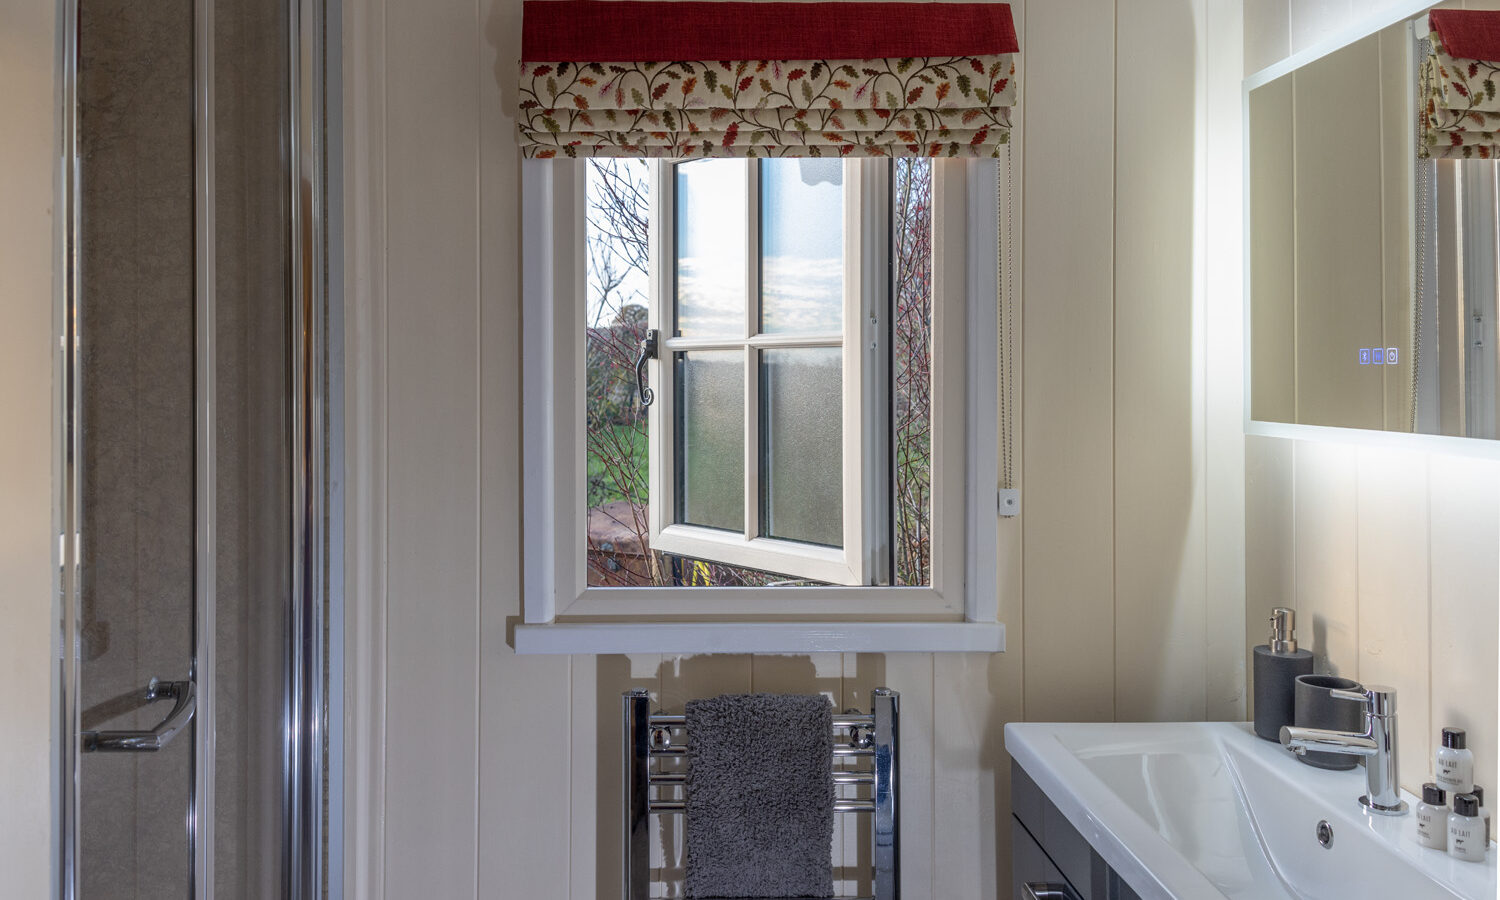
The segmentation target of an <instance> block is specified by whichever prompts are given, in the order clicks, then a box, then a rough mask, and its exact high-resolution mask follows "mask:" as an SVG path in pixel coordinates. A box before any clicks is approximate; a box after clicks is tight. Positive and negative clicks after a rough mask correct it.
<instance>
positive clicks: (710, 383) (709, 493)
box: [676, 350, 745, 531]
mask: <svg viewBox="0 0 1500 900" xmlns="http://www.w3.org/2000/svg"><path fill="white" fill-rule="evenodd" d="M744 359H745V357H744V354H742V353H741V352H740V351H738V350H699V351H695V352H693V353H679V354H678V355H677V362H676V371H677V416H678V419H677V516H676V518H677V521H679V522H685V523H688V524H690V525H705V526H708V527H710V528H726V529H729V530H730V531H743V530H744V528H745V416H744V408H745V363H744Z"/></svg>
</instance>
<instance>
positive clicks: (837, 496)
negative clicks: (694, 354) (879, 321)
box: [761, 347, 844, 547]
mask: <svg viewBox="0 0 1500 900" xmlns="http://www.w3.org/2000/svg"><path fill="white" fill-rule="evenodd" d="M843 380H844V378H843V351H842V350H840V349H839V348H837V347H815V348H808V349H796V350H767V351H765V352H764V353H762V354H761V441H762V449H761V492H762V495H761V533H762V534H764V535H767V536H769V537H778V538H785V539H787V540H791V541H807V542H810V543H814V544H828V545H831V546H835V547H836V546H840V545H842V544H843V540H844V487H843V485H844V478H843V473H844V468H843V420H842V412H841V407H842V402H841V395H842V391H843Z"/></svg>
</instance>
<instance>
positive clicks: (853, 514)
mask: <svg viewBox="0 0 1500 900" xmlns="http://www.w3.org/2000/svg"><path fill="white" fill-rule="evenodd" d="M747 162H748V161H747ZM681 164H682V163H680V162H677V161H669V160H652V161H651V204H652V206H651V222H652V227H651V241H650V257H651V261H652V271H651V279H650V280H651V286H650V294H651V303H650V307H649V315H648V319H647V327H648V328H652V329H655V330H656V331H657V332H658V333H659V334H660V335H661V337H660V339H659V347H660V350H659V351H658V353H657V358H656V359H655V360H652V362H651V364H650V367H649V378H650V383H651V384H652V385H653V386H654V388H655V390H656V402H655V403H653V404H652V405H651V407H650V410H649V413H648V416H649V433H650V435H651V440H650V442H649V445H650V460H649V462H648V466H649V478H648V481H649V482H650V485H651V488H650V514H649V516H648V518H649V520H650V530H651V549H653V550H660V551H662V552H665V553H672V554H675V555H678V556H686V557H692V558H695V559H702V560H705V561H707V562H716V563H722V564H725V565H731V566H740V567H742V568H747V569H758V570H761V571H766V572H775V573H777V574H782V575H789V576H792V577H795V578H805V579H808V580H811V581H822V582H827V583H829V584H838V585H847V586H857V585H865V584H866V583H868V582H872V581H874V580H875V579H878V578H880V577H881V575H880V573H882V572H883V571H885V570H886V569H888V568H889V564H888V553H889V547H888V546H887V543H886V540H885V535H886V534H887V533H888V532H889V528H887V527H884V524H883V523H884V521H885V517H886V516H887V515H889V513H888V512H885V510H888V509H889V499H890V494H891V491H890V489H886V490H883V491H876V490H869V489H868V488H869V485H870V483H871V480H872V479H882V480H888V479H886V478H885V476H884V475H882V474H880V473H883V472H886V471H887V469H886V460H887V458H888V457H889V453H888V452H887V447H888V445H889V434H888V430H887V427H886V425H887V422H888V420H889V415H888V414H886V412H885V411H886V410H887V409H888V408H889V404H888V403H883V402H880V401H881V400H883V399H884V398H886V397H887V396H888V394H889V388H888V387H887V385H886V380H885V378H884V375H885V371H884V369H885V367H884V366H883V365H881V363H880V360H879V356H880V355H881V354H884V353H885V351H886V348H885V345H884V342H882V341H880V340H878V336H879V335H880V333H881V330H882V329H883V328H884V327H886V326H887V324H888V323H886V322H885V316H884V315H883V312H884V310H885V309H886V307H887V302H886V300H887V295H888V294H889V284H890V278H889V277H887V273H888V272H889V267H890V259H889V245H890V237H889V234H890V178H889V173H890V166H889V163H888V161H887V160H865V159H857V160H847V161H845V162H844V176H845V177H844V184H843V192H842V193H843V198H844V204H843V219H844V222H843V234H844V246H843V260H844V277H843V286H844V298H843V329H842V331H840V332H836V333H830V334H823V335H791V336H781V335H766V334H760V306H759V299H760V297H759V295H760V266H759V265H758V263H759V261H760V260H759V256H760V227H759V226H760V221H761V216H760V214H759V213H758V210H759V208H760V203H761V197H760V193H761V192H760V172H759V169H760V166H759V165H758V164H757V165H750V166H748V168H749V177H748V178H746V194H747V201H748V202H747V207H746V208H747V210H748V212H749V217H750V218H749V221H748V222H747V227H746V232H747V235H748V241H747V247H746V252H747V254H748V257H749V264H748V265H747V266H746V275H747V282H748V283H747V284H746V291H745V296H746V299H747V303H746V309H745V316H744V322H743V324H744V328H743V331H742V333H741V334H740V335H738V336H736V337H733V338H727V339H711V338H683V337H673V336H671V332H672V325H673V321H674V318H675V317H674V315H673V314H674V311H675V307H676V296H675V289H674V285H675V282H676V278H675V277H674V272H673V266H674V264H675V260H676V256H677V254H676V247H675V246H674V244H673V239H674V236H675V233H676V228H675V215H676V213H675V208H676V192H675V181H676V179H675V178H674V177H673V176H674V170H675V167H676V166H678V165H681ZM864 336H868V337H867V338H865V337H864ZM813 346H823V347H838V348H839V349H840V350H841V351H842V355H843V379H842V384H843V398H842V402H841V404H840V407H841V411H842V414H843V429H842V430H843V454H842V456H843V459H842V476H841V481H842V494H843V528H842V531H843V546H842V547H825V546H819V545H816V544H809V543H802V542H798V541H789V540H777V539H775V538H769V537H763V536H761V534H760V502H759V496H760V449H761V448H760V431H761V429H760V370H759V366H758V365H757V356H758V352H759V351H760V350H763V349H775V348H777V347H798V348H801V347H813ZM692 350H735V351H738V352H740V353H742V354H743V355H744V375H743V378H744V398H745V399H744V419H745V429H744V432H743V434H744V438H745V443H744V460H745V461H744V478H745V483H744V489H743V494H744V501H745V507H744V512H745V515H744V527H743V529H742V530H741V532H740V533H738V534H736V533H734V532H730V531H725V530H723V529H718V528H705V527H701V526H697V525H689V524H684V523H678V522H674V521H673V519H674V517H675V514H674V510H675V508H676V497H675V492H676V485H677V478H676V471H675V470H676V466H677V459H676V441H675V435H674V430H675V428H676V424H677V417H676V415H675V414H674V410H675V402H676V388H677V385H676V380H675V373H676V367H675V366H674V365H673V364H672V363H673V357H674V355H675V354H677V353H680V352H684V351H692Z"/></svg>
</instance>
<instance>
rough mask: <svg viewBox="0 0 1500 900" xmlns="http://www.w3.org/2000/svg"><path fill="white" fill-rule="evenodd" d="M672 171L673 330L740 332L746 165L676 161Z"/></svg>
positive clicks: (737, 334) (744, 269) (746, 251)
mask: <svg viewBox="0 0 1500 900" xmlns="http://www.w3.org/2000/svg"><path fill="white" fill-rule="evenodd" d="M675 171H676V175H675V178H676V188H677V228H676V235H677V264H676V279H677V333H678V334H679V335H681V336H682V337H740V336H743V335H744V333H745V309H746V305H747V304H748V302H749V301H748V299H747V295H748V287H747V285H746V280H747V276H748V272H749V262H748V258H749V247H748V243H749V239H750V211H749V208H748V207H749V199H748V197H747V196H746V195H747V194H748V192H749V190H750V187H749V177H750V168H749V164H747V163H746V162H745V161H744V160H738V159H700V160H694V161H693V162H686V163H680V164H678V165H677V166H676V169H675Z"/></svg>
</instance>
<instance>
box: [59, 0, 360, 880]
mask: <svg viewBox="0 0 1500 900" xmlns="http://www.w3.org/2000/svg"><path fill="white" fill-rule="evenodd" d="M61 14H62V16H63V19H64V22H65V23H67V27H65V28H64V29H63V31H64V37H63V46H62V47H60V48H59V58H60V61H61V65H62V79H61V83H62V84H63V85H64V90H63V97H62V98H61V102H62V103H63V110H64V116H63V120H64V123H65V124H64V129H65V133H64V135H63V142H64V149H65V154H64V163H65V165H64V177H63V179H62V184H61V185H60V191H61V196H60V202H61V203H62V205H63V207H64V208H65V209H66V211H67V215H66V217H65V218H66V222H67V225H66V236H67V239H66V241H65V245H66V250H65V258H64V260H63V270H64V273H65V276H66V277H65V278H64V284H65V288H64V291H63V294H62V296H61V297H60V298H59V315H58V323H59V341H60V343H59V347H60V366H61V372H60V373H59V374H60V376H61V377H60V379H59V383H60V384H61V385H62V390H61V391H60V394H59V402H60V404H61V409H60V410H59V415H58V422H59V429H60V434H59V447H60V452H61V454H62V456H63V463H64V466H63V469H62V471H63V472H64V477H63V479H62V483H61V485H60V496H59V504H60V510H59V522H60V523H61V534H60V542H59V543H60V547H59V553H60V558H61V564H62V578H61V585H62V598H61V605H60V609H61V612H62V615H61V620H60V622H59V627H60V629H61V634H60V640H59V644H58V646H59V678H60V680H61V688H62V690H61V692H60V695H61V697H62V698H63V709H62V715H61V719H60V721H61V722H62V728H63V729H64V733H63V734H62V735H61V738H62V740H61V741H60V742H59V743H60V744H61V746H63V747H64V748H65V749H64V754H65V756H64V759H63V760H62V765H61V769H60V771H61V772H62V783H61V785H60V786H59V792H60V796H61V798H62V801H63V809H64V815H63V817H62V819H63V823H62V827H63V833H62V834H61V835H59V846H60V847H61V848H62V852H61V854H60V865H61V868H62V871H61V872H60V873H59V878H58V884H59V885H61V892H62V895H63V896H64V897H67V898H72V897H79V898H85V900H88V898H110V900H122V898H152V900H171V898H178V897H191V898H210V897H220V898H240V897H245V898H250V897H254V898H263V897H288V898H314V897H324V896H328V897H338V896H341V894H342V892H341V890H340V878H339V874H340V862H339V858H338V848H339V847H340V846H341V821H340V816H339V811H340V810H341V808H342V798H341V796H340V793H339V791H340V785H341V783H342V782H341V772H340V767H339V761H340V759H341V751H342V747H341V740H340V735H339V732H338V727H337V726H338V723H339V721H340V718H341V710H340V697H341V683H340V680H339V673H340V669H341V644H340V640H339V638H340V634H341V632H340V628H339V623H340V621H341V605H340V598H341V596H342V594H341V572H342V558H341V553H340V547H341V539H342V531H341V520H340V518H339V510H340V509H341V498H340V496H339V494H338V491H337V485H338V483H339V479H338V473H339V460H340V459H341V458H342V447H341V444H340V435H341V428H340V425H341V421H342V419H341V407H340V404H339V400H340V397H341V393H342V384H341V380H340V376H339V373H340V372H341V363H342V360H341V344H340V341H339V335H340V334H341V327H342V325H341V319H340V305H339V303H338V297H339V296H340V282H339V271H340V269H339V264H338V263H339V260H338V258H337V250H336V248H337V247H338V241H337V235H336V234H335V233H333V229H332V227H331V223H334V222H336V221H337V212H338V195H337V191H336V184H337V183H336V180H335V179H333V178H330V177H329V175H330V160H336V159H337V158H338V152H339V147H338V132H337V128H336V127H334V126H333V125H332V124H331V123H336V121H337V118H336V116H335V115H333V112H334V111H336V109H337V105H336V98H337V93H338V91H337V87H338V80H337V71H338V68H337V40H336V38H330V35H332V36H336V35H337V34H338V22H337V15H338V10H337V5H336V3H334V2H326V0H307V2H300V0H152V2H149V3H141V2H138V0H62V3H61Z"/></svg>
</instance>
